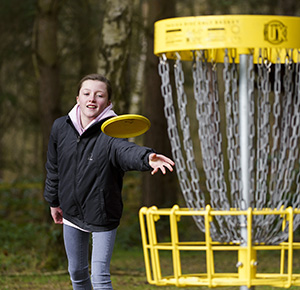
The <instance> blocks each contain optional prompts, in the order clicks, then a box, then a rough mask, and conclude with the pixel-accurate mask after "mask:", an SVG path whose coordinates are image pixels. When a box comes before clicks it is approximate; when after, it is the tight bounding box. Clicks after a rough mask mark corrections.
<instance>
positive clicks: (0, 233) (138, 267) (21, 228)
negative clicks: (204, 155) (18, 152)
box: [0, 188, 300, 290]
mask: <svg viewBox="0 0 300 290" xmlns="http://www.w3.org/2000/svg"><path fill="white" fill-rule="evenodd" d="M128 192H130V194H132V197H131V196H130V195H129V194H128V195H127V196H125V198H124V200H125V209H124V216H123V219H122V223H121V226H120V228H119V230H118V236H117V242H116V246H115V250H114V254H113V258H112V263H111V274H112V282H113V286H114V289H116V290H132V289H135V290H139V289H143V290H154V289H163V290H175V289H178V288H177V287H175V286H164V287H158V286H155V285H149V284H148V282H147V280H146V274H145V266H144V257H143V251H142V245H141V238H140V230H139V223H138V209H139V206H138V204H137V203H138V202H136V201H138V199H137V198H136V195H134V194H133V191H132V190H130V191H128ZM40 195H41V193H40V189H36V190H34V189H28V188H25V189H23V190H22V189H19V188H12V189H10V190H8V189H1V188H0V290H15V289H23V290H29V289H30V290H35V289H36V290H47V289H53V290H72V286H71V283H70V279H69V275H68V273H67V259H66V256H65V252H64V248H63V241H62V231H61V226H58V225H54V224H53V223H52V222H51V221H50V220H49V219H47V218H45V217H47V216H48V215H49V212H48V206H47V205H46V204H45V202H44V201H43V200H42V199H41V197H40ZM165 226H166V225H164V224H162V228H161V229H160V236H162V237H164V233H166V230H165ZM193 226H195V225H194V224H193ZM184 233H185V235H186V236H187V238H188V239H190V238H195V235H196V234H197V233H196V232H195V230H193V229H192V227H191V226H190V225H188V224H184ZM161 234H162V235H161ZM162 257H163V260H162V263H161V265H162V269H163V274H165V273H166V274H169V273H171V272H172V263H171V262H170V261H171V256H170V254H169V253H162ZM258 258H259V262H260V263H259V266H258V267H259V269H262V270H264V271H270V272H272V271H278V253H277V254H274V253H272V252H267V251H265V252H261V253H259V256H258ZM216 261H217V264H216V272H217V271H224V270H226V271H232V270H233V271H234V269H235V264H236V257H234V256H233V255H231V256H229V255H228V254H227V253H218V254H216ZM182 266H183V272H184V273H185V274H187V273H193V272H199V271H202V272H203V271H205V256H204V255H203V253H199V252H197V253H196V252H189V253H186V252H185V253H184V254H182ZM293 266H294V270H295V271H298V273H299V272H300V255H298V253H295V255H294V265H293ZM295 271H294V272H295ZM297 288H299V287H291V288H290V289H292V290H296V289H297ZM180 289H186V288H180ZM191 289H198V290H204V289H209V288H208V287H193V288H191ZM214 289H216V290H219V289H220V290H221V289H223V290H224V289H230V290H237V289H240V287H227V288H226V287H222V288H221V287H218V288H214ZM255 289H256V290H275V289H279V288H275V287H270V286H257V287H255Z"/></svg>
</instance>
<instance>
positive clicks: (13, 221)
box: [0, 184, 66, 274]
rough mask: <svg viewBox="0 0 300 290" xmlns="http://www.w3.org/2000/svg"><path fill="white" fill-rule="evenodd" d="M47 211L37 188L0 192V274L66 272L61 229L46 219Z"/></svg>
mask: <svg viewBox="0 0 300 290" xmlns="http://www.w3.org/2000/svg"><path fill="white" fill-rule="evenodd" d="M47 208H48V206H47V205H46V203H45V202H44V201H43V200H42V198H41V190H40V188H37V189H36V188H27V187H26V184H25V185H24V187H21V186H19V187H17V186H16V187H12V188H4V189H2V190H0V241H1V247H0V260H1V264H0V273H2V274H3V273H10V274H11V273H22V272H28V271H29V272H35V271H45V270H53V269H60V268H61V267H63V268H65V265H66V261H65V260H66V259H65V255H64V248H63V243H62V238H61V237H62V233H61V227H58V226H55V225H53V224H52V222H50V221H49V219H47V215H48V214H49V213H48V211H47ZM41 217H44V218H41Z"/></svg>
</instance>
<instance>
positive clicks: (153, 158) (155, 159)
mask: <svg viewBox="0 0 300 290" xmlns="http://www.w3.org/2000/svg"><path fill="white" fill-rule="evenodd" d="M149 164H150V166H151V167H152V168H153V170H152V171H151V174H152V175H153V174H155V173H156V172H157V171H158V170H159V169H160V170H161V172H162V173H163V174H166V168H168V169H169V170H170V171H173V167H172V166H174V164H175V163H174V162H173V161H172V160H171V159H170V158H168V157H166V156H164V155H161V154H156V153H152V154H150V155H149Z"/></svg>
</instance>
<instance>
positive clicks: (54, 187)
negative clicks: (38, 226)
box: [44, 123, 59, 207]
mask: <svg viewBox="0 0 300 290" xmlns="http://www.w3.org/2000/svg"><path fill="white" fill-rule="evenodd" d="M57 131H58V129H57V126H56V123H54V124H53V126H52V130H51V134H50V138H49V143H48V152H47V162H46V171H47V176H46V181H45V190H44V198H45V200H46V201H47V202H48V203H49V205H50V206H51V207H58V206H59V199H58V183H59V179H58V165H57Z"/></svg>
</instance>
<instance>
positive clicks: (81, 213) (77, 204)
mask: <svg viewBox="0 0 300 290" xmlns="http://www.w3.org/2000/svg"><path fill="white" fill-rule="evenodd" d="M80 141H81V136H80V135H78V136H77V140H76V143H77V145H76V163H75V172H74V173H75V178H74V190H73V197H74V200H75V203H76V206H77V208H78V211H79V214H80V216H81V220H82V221H83V222H84V215H83V212H82V209H81V206H80V203H79V202H78V200H77V190H76V189H77V179H76V176H77V163H78V158H77V157H78V145H79V143H80Z"/></svg>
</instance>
